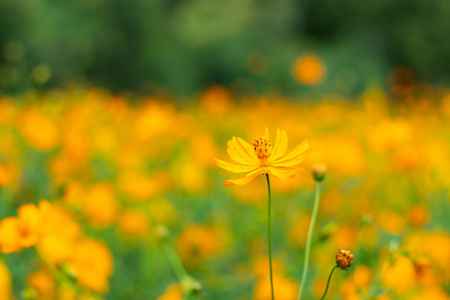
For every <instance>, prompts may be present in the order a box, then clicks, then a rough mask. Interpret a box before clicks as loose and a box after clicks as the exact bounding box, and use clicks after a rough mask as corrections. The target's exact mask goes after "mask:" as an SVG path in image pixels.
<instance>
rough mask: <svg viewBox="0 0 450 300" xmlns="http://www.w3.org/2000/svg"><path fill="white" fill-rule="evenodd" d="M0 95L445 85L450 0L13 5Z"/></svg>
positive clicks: (4, 17) (4, 19)
mask: <svg viewBox="0 0 450 300" xmlns="http://www.w3.org/2000/svg"><path fill="white" fill-rule="evenodd" d="M0 14H1V15H0V16H1V18H0V48H1V51H2V53H1V55H0V89H1V91H2V92H3V93H5V92H20V91H22V90H23V89H24V88H31V87H34V88H38V89H47V88H51V87H55V86H59V85H61V84H67V83H68V82H74V81H76V82H86V81H87V82H89V83H90V84H92V85H94V86H101V87H105V88H107V89H109V90H111V91H113V92H118V91H124V90H127V91H133V92H136V93H139V94H143V95H151V94H155V93H156V94H159V93H164V92H165V93H170V94H173V95H177V96H192V95H194V94H195V93H197V92H198V91H199V90H202V89H204V88H206V87H208V86H209V85H211V84H214V83H220V84H223V85H225V86H227V87H228V88H231V89H232V90H233V91H234V92H236V93H238V94H243V93H244V94H249V93H250V94H267V93H277V92H278V93H283V94H285V95H286V94H288V95H297V96H298V95H302V94H304V93H312V92H315V93H319V94H322V93H345V94H348V95H360V94H361V93H362V92H363V91H364V89H365V88H366V87H367V86H369V85H371V84H376V85H378V86H383V87H387V85H388V83H387V81H388V80H387V77H388V75H389V73H390V72H391V71H392V70H393V69H394V68H395V67H398V66H405V67H407V68H408V70H407V71H404V70H403V71H400V72H397V73H400V74H397V73H396V74H394V75H393V76H394V77H396V78H395V79H396V80H400V81H402V82H406V83H411V81H413V82H415V81H418V82H428V83H435V84H445V85H448V84H449V82H450V77H449V75H448V74H449V73H450V64H449V63H448V61H450V44H449V43H448V42H446V40H447V39H448V36H449V35H450V23H449V22H448V17H449V15H450V4H449V3H448V1H445V0H429V1H426V0H411V1H389V0H380V1H375V2H371V3H364V2H361V1H354V0H339V1H333V2H331V1H313V0H305V1H293V0H283V1H263V2H261V1H254V0H244V1H227V2H221V1H204V0H193V1H175V0H173V1H143V0H138V1H128V2H123V1H120V0H108V1H106V0H94V1H77V2H76V3H75V2H58V1H44V0H38V1H29V2H27V1H14V0H3V1H2V2H1V3H0ZM302 53H313V54H316V55H318V56H319V58H320V60H321V62H322V63H323V64H324V65H325V66H326V76H325V77H324V78H323V80H322V81H323V82H322V83H321V85H320V88H312V87H305V86H304V85H299V84H298V82H296V81H295V80H294V79H293V77H292V69H293V67H294V65H295V61H296V59H297V58H298V57H299V55H300V54H302Z"/></svg>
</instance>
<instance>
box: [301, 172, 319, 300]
mask: <svg viewBox="0 0 450 300" xmlns="http://www.w3.org/2000/svg"><path fill="white" fill-rule="evenodd" d="M320 184H321V183H320V181H318V182H317V186H316V196H315V197H314V208H313V212H312V216H311V222H310V223H309V230H308V239H307V240H306V249H305V263H304V264H303V274H302V281H301V283H300V289H299V291H298V297H297V299H298V300H300V299H301V298H302V293H303V290H304V287H305V282H306V276H307V275H308V266H309V253H310V252H311V241H312V234H313V231H314V224H315V223H316V218H317V211H318V210H319V200H320Z"/></svg>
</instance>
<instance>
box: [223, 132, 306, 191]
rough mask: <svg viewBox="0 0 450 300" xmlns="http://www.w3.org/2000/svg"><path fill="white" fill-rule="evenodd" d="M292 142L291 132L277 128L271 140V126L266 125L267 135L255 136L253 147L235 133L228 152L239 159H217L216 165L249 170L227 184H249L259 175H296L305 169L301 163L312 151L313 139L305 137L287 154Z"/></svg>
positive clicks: (284, 177) (243, 170)
mask: <svg viewBox="0 0 450 300" xmlns="http://www.w3.org/2000/svg"><path fill="white" fill-rule="evenodd" d="M287 144H288V139H287V134H286V131H284V130H280V129H278V130H277V137H276V140H275V144H274V145H273V147H272V143H271V142H270V140H269V130H268V129H267V128H266V134H265V136H264V137H261V138H259V139H255V141H254V142H253V147H252V146H251V145H250V144H248V143H247V142H245V141H244V140H243V139H241V138H239V137H233V138H232V139H231V140H229V141H228V143H227V146H228V148H227V152H228V155H229V156H230V157H231V158H232V159H233V160H234V161H235V162H236V163H237V164H233V163H229V162H226V161H222V160H219V159H215V161H216V165H217V166H218V167H221V168H222V169H225V170H227V171H230V172H233V173H245V172H249V173H248V174H247V176H245V177H244V178H240V179H233V180H226V181H225V183H224V185H225V186H232V185H245V184H248V183H249V182H251V181H252V180H253V179H255V177H256V176H258V175H264V174H270V175H273V176H274V177H276V178H279V179H289V178H293V177H295V175H297V174H298V173H299V172H301V171H304V168H302V167H300V164H301V163H302V162H303V161H304V160H305V158H306V155H307V154H308V153H309V150H308V148H309V143H308V142H307V141H303V142H302V143H301V144H300V145H298V146H297V148H295V149H294V150H293V151H292V152H291V153H290V154H288V155H286V156H283V155H284V153H285V152H286V149H287Z"/></svg>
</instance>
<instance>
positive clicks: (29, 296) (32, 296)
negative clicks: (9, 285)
mask: <svg viewBox="0 0 450 300" xmlns="http://www.w3.org/2000/svg"><path fill="white" fill-rule="evenodd" d="M22 298H23V299H25V300H38V299H39V295H38V293H37V292H36V290H35V289H33V288H27V289H26V290H24V291H23V292H22Z"/></svg>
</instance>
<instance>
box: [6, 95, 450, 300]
mask: <svg viewBox="0 0 450 300" xmlns="http://www.w3.org/2000/svg"><path fill="white" fill-rule="evenodd" d="M302 100H304V101H302V102H298V101H296V99H282V98H279V97H269V96H268V97H267V98H258V99H248V100H245V99H243V100H242V99H241V100H240V101H237V100H236V99H234V98H233V97H232V96H231V94H230V93H229V92H228V91H227V90H226V89H224V88H223V87H221V86H212V87H210V88H209V89H207V90H205V91H204V92H203V93H202V94H201V95H199V96H198V99H194V100H193V101H192V102H191V103H190V104H179V103H177V102H175V101H169V100H167V99H156V98H155V99H139V101H133V99H128V98H127V97H125V96H117V95H112V94H110V93H109V92H107V91H105V90H102V89H91V90H82V89H77V88H66V89H57V90H53V91H50V92H47V93H44V94H39V93H30V94H23V95H21V96H20V97H19V96H18V97H11V98H9V97H4V98H1V99H0V137H1V140H0V220H1V221H0V252H1V256H0V299H1V300H11V299H27V300H28V299H30V300H31V299H45V300H50V299H83V300H86V299H110V300H116V299H127V300H132V299H158V300H169V299H171V300H175V299H215V300H216V299H217V300H220V299H224V300H225V299H227V300H230V299H236V300H248V299H255V300H265V299H271V288H270V278H269V277H270V276H269V259H268V253H267V249H268V240H267V222H268V220H267V203H268V199H267V185H266V179H265V177H264V176H257V177H256V178H255V179H254V180H253V181H252V182H249V183H248V184H245V185H242V186H237V185H236V186H230V187H228V186H224V185H223V183H224V182H225V180H232V179H237V178H242V177H243V176H245V174H244V175H242V174H233V173H231V172H228V171H226V170H223V169H221V168H219V167H217V166H216V164H215V160H214V158H217V159H220V160H224V161H230V158H229V156H228V154H227V141H228V140H231V139H232V138H233V137H234V136H236V137H241V138H242V139H243V140H245V141H247V142H249V143H250V144H251V142H252V141H253V140H254V139H255V138H259V137H260V136H262V135H264V134H265V131H266V127H267V128H268V129H269V135H270V140H271V141H272V144H273V143H274V142H276V141H275V139H276V133H277V129H278V128H279V129H280V130H285V131H286V134H287V138H288V141H289V143H288V146H287V153H289V152H290V151H292V150H293V149H294V148H295V147H296V146H297V145H299V144H300V143H301V142H302V141H304V140H307V141H308V142H309V149H310V151H309V155H308V157H307V159H306V160H305V161H304V162H302V163H301V166H302V167H304V168H305V172H303V173H299V174H295V175H297V176H295V177H294V178H292V179H286V180H281V179H277V178H274V176H272V177H271V188H272V223H271V224H272V258H273V284H274V290H275V299H277V300H295V299H297V294H298V290H299V285H300V280H301V277H302V269H303V264H304V256H305V246H306V240H307V235H308V228H309V224H310V219H311V212H312V209H313V202H314V196H315V186H316V182H315V181H314V179H313V176H312V175H311V172H312V170H313V168H314V166H315V165H316V164H324V165H325V166H326V168H327V171H326V174H325V179H324V180H323V182H322V194H321V198H320V205H319V207H318V215H317V221H316V224H315V229H314V234H313V238H312V245H311V253H310V257H309V261H310V263H309V272H308V276H307V278H306V284H305V288H304V291H303V297H304V298H303V299H320V297H321V296H322V295H323V293H324V290H325V287H326V284H327V279H328V276H329V274H330V271H331V269H332V268H333V267H334V266H335V265H336V258H335V257H336V254H337V253H338V251H339V249H341V248H343V249H345V250H350V251H351V252H352V253H353V255H354V261H353V265H352V266H351V267H350V268H348V270H347V271H343V270H340V269H336V271H335V272H334V275H333V277H332V279H331V284H330V287H329V290H328V294H327V299H377V300H391V299H392V300H394V299H399V300H401V299H436V300H437V299H449V291H450V284H449V281H450V263H449V262H450V235H449V232H450V221H449V213H448V212H449V208H450V207H449V203H450V194H449V187H450V123H449V120H450V91H448V90H444V89H440V88H431V87H425V88H423V89H421V90H420V91H417V92H416V93H414V94H411V93H410V94H408V95H407V96H405V97H401V98H395V97H390V96H388V95H386V94H385V93H384V92H382V91H381V90H378V89H376V88H373V89H369V90H367V91H366V92H365V93H364V95H362V96H361V97H360V98H358V99H343V98H342V97H339V96H329V97H324V99H315V100H320V101H311V100H308V99H302Z"/></svg>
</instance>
